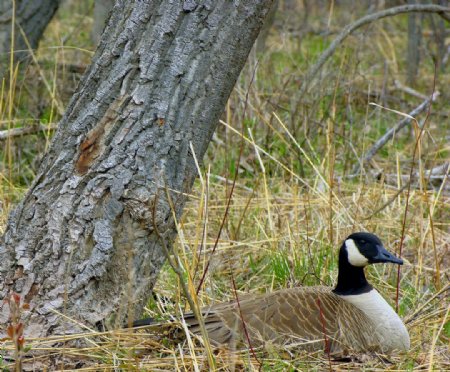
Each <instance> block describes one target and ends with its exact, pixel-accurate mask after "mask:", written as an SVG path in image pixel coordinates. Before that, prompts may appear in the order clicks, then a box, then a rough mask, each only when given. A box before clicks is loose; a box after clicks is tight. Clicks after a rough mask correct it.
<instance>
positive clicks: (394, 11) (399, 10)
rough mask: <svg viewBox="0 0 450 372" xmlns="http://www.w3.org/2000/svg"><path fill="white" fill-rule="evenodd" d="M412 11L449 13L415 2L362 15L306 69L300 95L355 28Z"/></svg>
mask: <svg viewBox="0 0 450 372" xmlns="http://www.w3.org/2000/svg"><path fill="white" fill-rule="evenodd" d="M414 12H423V13H438V14H440V15H444V16H446V13H450V8H448V7H444V6H439V5H431V4H417V5H402V6H397V7H394V8H389V9H386V10H382V11H380V12H376V13H373V14H369V15H367V16H365V17H362V18H360V19H358V20H357V21H356V22H353V23H351V24H349V25H347V26H346V27H344V29H343V30H342V31H341V33H340V34H339V35H338V36H337V37H336V39H334V40H333V42H332V43H331V44H330V46H329V47H328V48H327V50H325V52H323V53H322V55H321V56H320V57H319V59H318V61H317V62H316V63H315V64H314V65H313V66H312V67H311V68H310V69H309V70H308V72H307V73H306V74H305V76H304V78H303V84H302V87H301V89H300V95H299V96H300V97H302V96H303V95H304V94H305V93H306V92H307V91H308V88H309V86H310V84H311V82H312V80H313V79H314V77H315V76H316V75H317V73H318V72H319V70H320V69H321V68H322V66H323V65H324V64H325V62H326V61H327V60H328V58H330V57H331V56H332V55H333V54H334V52H335V51H336V49H337V48H338V46H339V45H340V44H342V42H343V41H344V40H345V39H346V38H347V36H349V35H350V34H352V33H353V32H354V31H355V30H357V29H358V28H360V27H362V26H364V25H366V24H369V23H372V22H374V21H377V20H379V19H381V18H386V17H392V16H395V15H398V14H404V13H414Z"/></svg>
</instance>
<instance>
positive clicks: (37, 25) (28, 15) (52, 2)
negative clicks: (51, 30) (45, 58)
mask: <svg viewBox="0 0 450 372" xmlns="http://www.w3.org/2000/svg"><path fill="white" fill-rule="evenodd" d="M60 2H61V0H15V1H14V2H13V0H1V1H0V78H1V77H2V75H3V74H4V72H5V71H6V66H7V65H8V63H9V60H10V52H11V40H12V39H13V37H12V35H13V28H12V21H13V18H14V20H15V27H14V44H13V50H14V61H15V62H23V61H26V60H27V57H29V55H30V53H29V47H28V45H29V46H30V47H31V48H32V49H36V48H37V47H38V44H39V40H40V39H41V36H42V34H43V33H44V30H45V28H46V27H47V25H48V23H49V22H50V20H51V19H52V18H53V15H54V14H55V12H56V10H57V9H58V6H59V4H60ZM14 3H15V7H13V4H14ZM24 35H25V36H26V39H25V38H24ZM27 42H28V44H27Z"/></svg>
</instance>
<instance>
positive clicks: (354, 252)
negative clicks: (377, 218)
mask: <svg viewBox="0 0 450 372" xmlns="http://www.w3.org/2000/svg"><path fill="white" fill-rule="evenodd" d="M341 250H344V251H345V252H344V253H345V254H346V256H347V261H348V263H349V264H350V265H352V266H355V267H365V266H367V265H369V264H374V263H382V262H390V263H394V264H398V265H403V260H402V259H400V258H397V257H395V256H394V255H393V254H392V253H390V252H389V251H388V250H387V249H386V248H384V246H383V243H382V242H381V240H380V238H378V236H376V235H374V234H370V233H366V232H357V233H353V234H351V235H350V236H348V238H347V239H346V240H345V242H344V244H343V245H342V248H341Z"/></svg>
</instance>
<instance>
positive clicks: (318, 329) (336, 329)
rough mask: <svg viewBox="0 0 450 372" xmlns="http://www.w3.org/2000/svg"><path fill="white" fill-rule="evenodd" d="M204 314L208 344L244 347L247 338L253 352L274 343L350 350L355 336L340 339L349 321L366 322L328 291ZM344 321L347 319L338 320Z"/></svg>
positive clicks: (255, 299) (243, 302)
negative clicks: (266, 343)
mask: <svg viewBox="0 0 450 372" xmlns="http://www.w3.org/2000/svg"><path fill="white" fill-rule="evenodd" d="M352 311H353V312H352ZM202 313H203V315H204V320H205V327H206V330H207V332H208V335H209V337H210V340H211V341H212V342H214V343H216V344H221V345H227V346H234V345H237V346H239V345H240V346H242V345H247V344H248V340H247V335H248V338H249V339H250V343H251V344H252V346H257V345H261V344H263V343H265V342H272V343H277V344H291V345H292V344H293V345H295V346H296V347H299V348H302V349H307V350H324V349H325V347H326V346H328V347H329V350H331V351H334V350H340V349H342V348H343V347H348V346H351V345H352V338H353V337H354V336H353V334H352V333H351V334H349V335H346V337H343V333H346V332H348V331H347V329H351V328H352V321H351V319H352V318H353V319H356V320H357V323H356V324H357V325H358V326H362V325H363V324H364V323H367V321H368V319H367V317H366V316H365V315H364V314H363V313H362V312H361V311H360V310H359V309H358V308H356V307H355V306H353V305H351V304H347V303H345V301H344V300H342V299H341V298H340V297H338V296H336V295H335V294H333V293H332V292H331V289H330V288H327V287H303V288H302V287H299V288H292V289H285V290H281V291H277V292H273V293H270V294H266V295H261V296H254V295H247V296H245V297H242V298H240V299H239V305H238V303H237V302H236V301H231V302H227V303H221V304H216V305H213V306H211V307H208V308H204V309H202ZM342 316H346V317H347V318H346V319H344V320H341V319H340V317H342ZM185 319H186V321H187V323H188V325H189V327H190V329H191V331H192V332H194V333H197V334H199V333H200V328H199V325H198V323H197V321H196V320H195V318H194V317H193V316H192V314H186V316H185ZM244 327H245V330H244ZM342 327H343V328H342ZM354 333H356V332H354ZM356 339H357V340H359V338H358V337H356ZM325 340H327V341H325Z"/></svg>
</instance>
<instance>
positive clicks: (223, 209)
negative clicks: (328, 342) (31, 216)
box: [0, 1, 450, 371]
mask: <svg viewBox="0 0 450 372" xmlns="http://www.w3.org/2000/svg"><path fill="white" fill-rule="evenodd" d="M288 3H289V2H286V4H288ZM303 3H306V2H300V1H299V2H298V4H296V5H295V6H294V8H293V9H288V8H287V5H284V6H282V7H281V9H280V10H279V12H278V13H277V14H276V18H275V22H274V25H273V27H272V28H271V30H270V33H269V35H268V38H267V39H266V40H265V44H264V45H263V43H261V42H260V49H261V50H262V52H258V53H257V52H256V51H253V52H252V53H251V55H250V57H249V60H248V63H247V65H246V67H245V68H244V70H243V71H242V74H241V77H240V79H239V81H238V83H237V84H236V87H235V89H234V92H233V93H232V96H231V97H230V99H229V102H228V104H227V107H226V110H225V112H224V115H223V117H222V120H221V122H220V124H219V126H218V128H217V131H216V133H215V135H214V138H213V140H212V142H211V144H210V147H209V149H208V153H207V156H206V157H205V159H204V161H203V165H202V166H201V168H200V171H199V173H200V174H199V177H198V180H197V181H196V183H195V186H194V189H193V190H192V193H191V195H190V198H189V202H188V205H187V206H186V208H185V213H184V215H183V218H182V220H180V221H178V225H179V234H178V239H177V240H176V243H175V247H174V248H175V250H174V252H176V254H177V255H178V261H179V262H180V263H181V264H182V265H183V266H184V268H183V269H184V273H185V275H186V277H185V278H184V280H185V279H186V278H187V277H188V276H190V277H191V278H192V280H193V283H194V284H193V285H195V286H197V285H198V284H199V282H200V278H201V277H202V276H203V273H204V271H205V270H206V268H207V267H208V271H207V273H206V275H205V278H206V279H205V281H204V283H203V286H202V290H201V291H200V292H199V295H198V298H197V300H198V303H199V304H200V305H207V304H211V303H216V302H222V301H227V300H231V299H234V298H235V297H236V296H240V295H242V294H244V293H249V292H251V293H265V292H270V291H274V290H277V289H281V288H289V287H293V286H299V285H308V286H310V285H329V286H333V284H334V283H335V282H336V276H337V256H336V254H337V251H338V249H339V246H340V244H341V242H342V240H343V239H344V238H345V237H346V236H347V235H348V234H350V233H351V232H354V231H370V232H373V233H376V234H377V235H378V236H380V238H381V239H382V241H383V242H384V244H385V246H386V247H387V248H388V249H389V250H391V251H392V252H395V253H397V254H400V253H401V256H402V258H403V259H404V261H405V264H404V265H403V266H402V267H401V270H400V274H401V275H400V277H399V276H398V275H397V267H394V266H392V265H374V266H372V267H369V268H368V270H367V272H368V277H369V280H370V282H371V283H372V284H373V285H374V287H376V288H377V289H378V290H379V291H380V292H381V293H382V295H383V296H384V297H385V298H386V299H387V301H388V302H390V303H391V304H392V305H393V307H396V302H397V300H396V297H397V293H396V292H397V282H398V280H400V283H399V293H398V311H399V314H400V316H401V317H402V318H403V319H404V321H405V323H406V326H407V328H408V331H409V333H410V336H411V349H410V350H409V351H408V352H403V353H396V354H394V355H389V356H381V355H356V356H355V357H354V358H350V359H349V360H347V361H337V360H334V359H333V358H329V355H327V354H326V353H324V352H316V353H307V352H302V351H298V350H296V349H295V348H293V349H289V348H286V347H280V346H277V345H266V346H265V347H264V348H260V349H253V350H245V351H240V352H235V353H234V354H233V355H232V356H230V354H229V353H227V352H225V350H221V349H217V350H216V349H215V350H213V356H212V357H213V359H214V360H215V363H216V368H217V369H218V370H233V369H235V370H249V371H252V370H262V371H285V370H290V371H294V370H301V371H320V370H336V371H337V370H367V371H377V370H380V371H384V370H391V371H403V370H405V371H416V370H417V371H419V370H428V371H431V370H436V371H444V370H450V350H449V344H450V316H449V311H450V301H449V297H450V296H449V291H450V280H449V276H450V252H449V247H450V229H449V227H450V182H449V181H448V175H449V167H448V164H450V146H449V144H450V119H449V115H450V111H449V108H450V107H449V105H448V102H450V91H449V89H448V87H449V86H450V74H449V73H448V71H449V64H450V62H446V57H447V59H448V53H449V50H450V49H449V47H450V46H449V39H448V35H449V29H448V23H447V24H446V23H445V21H443V20H442V19H441V18H439V17H438V16H436V15H424V16H419V17H418V20H420V22H421V23H420V24H421V27H422V30H421V31H422V40H421V43H420V46H419V51H420V55H421V59H420V63H419V64H418V69H417V71H416V73H414V69H413V73H412V75H408V71H410V69H411V64H413V63H412V62H411V59H410V57H408V48H407V46H408V16H407V15H400V16H396V17H391V18H386V19H383V20H381V21H377V22H375V23H372V24H371V25H369V26H366V27H363V28H362V29H360V30H358V31H357V32H356V33H355V34H353V35H351V36H350V37H349V38H347V39H346V40H345V42H344V43H343V44H342V45H341V46H340V47H339V48H338V50H337V51H336V53H335V54H334V55H333V56H332V58H331V59H330V60H329V61H328V62H327V63H326V64H325V66H324V67H323V68H322V69H321V71H320V73H319V75H318V77H317V78H316V79H315V80H314V81H313V83H312V84H311V87H310V89H309V91H308V92H307V93H305V94H302V95H301V94H300V86H301V85H302V82H303V77H304V76H305V73H306V72H307V71H308V68H310V67H311V66H312V65H313V63H314V62H315V61H317V59H318V58H319V56H320V55H321V53H322V52H323V51H324V50H325V49H326V48H327V47H328V46H329V45H330V43H331V42H332V40H333V39H334V38H335V37H336V36H337V35H338V33H339V32H340V31H341V30H342V28H343V27H344V26H345V25H347V24H349V23H351V22H353V21H355V20H356V19H357V18H359V17H362V16H364V15H365V14H367V12H368V9H367V8H365V7H364V6H363V5H361V3H359V2H354V1H346V2H342V3H341V2H340V4H339V5H337V4H335V6H334V7H332V8H322V7H320V6H318V5H310V6H309V8H307V9H305V8H304V7H303V6H302V4H303ZM83 4H84V2H83V1H79V2H76V1H69V2H67V3H66V5H65V6H64V7H63V8H62V9H60V11H59V12H58V15H57V16H56V18H55V19H54V20H53V21H52V23H51V24H50V26H49V28H48V30H47V31H46V34H45V37H44V39H43V41H42V43H41V45H40V49H39V51H38V52H37V54H36V61H35V63H33V64H32V65H30V66H29V67H28V69H27V71H26V73H24V74H23V75H22V74H20V75H17V79H15V81H14V84H13V85H12V86H11V87H9V91H8V87H6V88H5V89H3V90H2V92H3V95H2V97H0V102H1V103H2V104H0V126H1V127H0V130H5V129H8V128H12V127H25V126H32V125H35V127H37V126H36V124H39V123H40V124H42V125H43V126H44V130H42V131H39V132H38V133H34V134H29V135H24V136H21V137H14V138H10V139H9V140H6V141H5V140H0V141H2V143H3V144H4V146H3V151H2V153H1V154H0V161H1V163H0V177H1V186H0V208H1V214H0V232H2V231H3V230H4V227H5V225H6V220H7V216H8V213H9V211H10V210H11V209H12V208H13V207H14V205H15V204H16V203H17V202H18V201H19V200H20V198H21V197H22V196H23V195H24V193H25V192H26V190H27V188H28V187H29V185H30V183H31V182H32V180H33V177H34V174H35V172H36V167H37V166H38V164H39V159H40V157H41V156H42V155H43V153H44V152H45V150H46V148H47V146H48V145H49V143H50V141H51V137H52V133H53V130H54V128H55V126H56V124H57V122H58V119H59V118H60V117H61V114H62V113H63V111H64V107H65V106H66V105H67V103H68V100H69V99H70V96H71V94H72V93H73V91H74V89H75V88H76V83H77V81H78V80H79V78H80V76H81V74H82V72H83V71H84V69H85V68H86V66H87V65H88V64H89V60H90V58H91V56H92V55H93V53H94V51H95V47H94V46H93V45H92V42H91V41H90V39H89V31H87V30H89V29H90V27H91V23H92V19H91V18H90V16H86V14H89V12H90V11H91V6H89V5H83ZM86 4H90V2H86ZM350 5H351V6H352V7H353V8H354V9H353V11H352V12H349V11H348V10H347V7H348V6H350ZM375 8H376V7H374V9H371V11H376V10H377V9H375ZM446 26H447V28H446ZM443 46H444V47H443ZM446 53H447V54H446ZM435 61H437V62H438V63H437V65H436V64H435ZM436 92H439V96H438V97H437V98H436V100H435V101H434V102H433V104H432V105H431V107H430V106H429V105H428V106H426V108H425V109H424V110H423V111H422V112H421V113H420V114H417V115H415V119H416V120H417V122H415V121H412V123H410V124H408V125H407V126H406V128H404V129H403V130H400V131H398V132H397V133H395V136H394V137H393V138H392V139H390V140H389V141H387V143H386V144H384V146H382V147H381V148H380V149H379V151H377V153H376V155H375V156H374V157H373V158H372V159H371V160H370V161H369V162H368V163H367V164H365V165H364V167H363V169H364V171H363V172H356V167H357V166H358V164H359V162H360V159H361V158H362V156H363V155H364V154H365V153H366V152H367V151H368V150H369V149H370V148H371V147H372V146H373V145H374V144H375V143H376V141H377V140H378V139H379V138H380V137H381V136H382V135H383V134H385V133H386V132H387V131H388V130H389V129H390V128H392V127H393V126H394V125H395V124H396V123H397V122H398V121H400V120H402V119H404V118H405V114H408V113H409V112H411V111H412V110H414V109H415V108H416V107H418V106H419V105H420V104H421V103H422V102H424V101H425V100H427V99H428V98H429V97H431V96H432V94H433V93H436ZM10 93H12V94H10ZM11 105H12V106H11ZM10 108H11V110H9V109H10ZM421 127H422V128H423V129H420V128H421ZM446 165H447V166H446ZM432 169H435V171H434V173H431V172H430V170H432ZM236 174H237V178H236V180H235V181H234V179H235V175H236ZM224 219H225V222H224V223H223V228H221V226H222V221H223V220H224ZM179 280H180V278H179V277H178V276H177V275H176V274H175V273H174V271H173V270H172V268H171V267H170V266H169V265H166V266H165V267H164V269H163V271H162V272H161V275H160V279H159V281H158V283H157V286H156V287H155V296H154V298H153V299H152V300H150V301H149V303H148V306H147V309H146V314H143V316H144V315H145V316H150V317H153V318H155V319H161V320H164V319H169V318H170V316H172V315H173V314H180V313H182V312H183V311H189V309H188V307H187V304H186V303H187V302H186V299H185V296H184V294H183V292H182V290H181V289H180V288H181V287H180V283H179ZM177 319H180V318H179V317H177ZM68 321H71V320H70V319H68ZM72 338H73V339H75V338H78V339H81V340H84V342H85V345H88V347H84V348H67V347H61V348H58V347H56V348H55V347H50V346H49V345H54V344H55V341H61V342H62V341H67V340H68V339H67V337H65V338H63V337H61V338H60V339H55V338H52V339H27V340H25V351H26V353H28V352H31V351H33V352H34V353H35V354H33V355H35V357H34V359H33V360H32V361H30V363H31V364H33V365H34V366H35V369H36V370H44V369H45V366H46V364H47V363H48V361H49V360H50V359H52V360H60V361H61V362H60V363H61V364H60V366H61V369H64V370H66V371H67V370H70V369H71V368H75V367H76V365H77V361H79V362H80V363H79V365H82V364H83V365H84V367H83V369H82V370H85V371H87V370H92V371H96V370H151V371H155V370H158V371H160V370H169V371H172V370H183V371H184V370H206V369H208V367H207V366H208V364H207V360H208V354H207V352H206V351H205V348H204V347H203V346H202V342H201V340H198V339H195V338H194V337H193V336H192V335H189V334H187V335H186V337H185V338H184V340H183V341H179V342H178V343H176V342H174V341H173V340H170V339H168V337H166V334H165V333H164V332H161V329H160V328H159V329H158V328H156V329H155V328H153V329H149V330H147V331H145V332H141V331H140V332H137V333H136V332H134V331H129V330H115V331H111V332H104V333H99V332H98V331H94V330H91V329H86V333H84V334H81V335H76V336H73V337H72ZM11 347H12V346H11V344H10V343H8V342H0V348H2V349H4V350H8V349H10V348H11ZM26 353H25V357H26ZM0 367H1V368H4V369H7V368H8V361H7V360H4V361H2V360H1V359H0ZM9 368H11V369H12V367H9Z"/></svg>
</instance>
